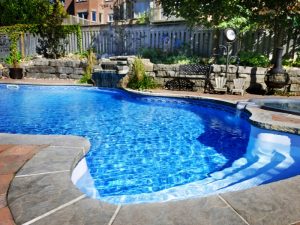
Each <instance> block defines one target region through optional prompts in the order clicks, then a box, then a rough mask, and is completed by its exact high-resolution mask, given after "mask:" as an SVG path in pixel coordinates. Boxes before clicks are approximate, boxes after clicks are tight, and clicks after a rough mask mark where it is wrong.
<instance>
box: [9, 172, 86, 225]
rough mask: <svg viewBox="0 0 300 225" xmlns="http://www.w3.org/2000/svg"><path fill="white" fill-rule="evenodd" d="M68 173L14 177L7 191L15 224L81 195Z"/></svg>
mask: <svg viewBox="0 0 300 225" xmlns="http://www.w3.org/2000/svg"><path fill="white" fill-rule="evenodd" d="M82 195H83V194H82V193H81V192H80V191H79V190H78V189H77V188H76V187H75V186H74V185H73V183H72V182H71V180H70V174H69V173H59V174H49V175H40V176H29V177H22V178H15V179H14V180H13V181H12V183H11V186H10V189H9V193H8V205H9V207H10V209H11V212H12V214H13V216H14V219H15V222H16V223H17V224H22V223H25V222H27V221H30V220H32V219H34V218H36V217H38V216H40V215H42V214H44V213H46V212H49V211H50V210H53V209H55V208H57V207H59V206H61V205H63V204H65V203H68V202H70V201H71V200H74V199H75V198H77V197H79V196H82Z"/></svg>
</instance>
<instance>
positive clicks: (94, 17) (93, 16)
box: [92, 11, 97, 22]
mask: <svg viewBox="0 0 300 225" xmlns="http://www.w3.org/2000/svg"><path fill="white" fill-rule="evenodd" d="M92 21H94V22H96V21H97V13H96V12H95V11H93V12H92Z"/></svg>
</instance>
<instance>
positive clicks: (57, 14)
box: [37, 0, 69, 58]
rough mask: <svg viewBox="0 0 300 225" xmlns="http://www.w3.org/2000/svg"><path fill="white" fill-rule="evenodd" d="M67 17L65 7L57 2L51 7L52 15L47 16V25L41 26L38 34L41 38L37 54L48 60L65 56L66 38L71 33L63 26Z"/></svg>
mask: <svg viewBox="0 0 300 225" xmlns="http://www.w3.org/2000/svg"><path fill="white" fill-rule="evenodd" d="M66 17H67V13H66V11H65V9H64V7H63V5H62V4H61V3H60V1H58V0H56V1H55V2H54V3H53V5H52V6H51V9H50V13H49V14H48V15H47V16H46V21H45V23H42V24H40V25H39V27H38V31H37V34H39V36H40V38H39V40H38V42H39V46H38V47H37V53H39V54H42V55H44V56H45V57H46V58H59V57H61V56H63V55H64V53H65V46H66V44H67V40H66V37H67V35H68V33H69V32H67V31H66V29H65V27H64V26H62V22H63V20H64V18H66Z"/></svg>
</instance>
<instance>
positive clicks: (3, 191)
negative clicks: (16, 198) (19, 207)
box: [0, 174, 14, 194]
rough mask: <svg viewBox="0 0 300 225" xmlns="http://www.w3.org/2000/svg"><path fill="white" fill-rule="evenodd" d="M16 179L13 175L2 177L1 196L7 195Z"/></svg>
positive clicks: (0, 180)
mask: <svg viewBox="0 0 300 225" xmlns="http://www.w3.org/2000/svg"><path fill="white" fill-rule="evenodd" d="M13 178H14V175H13V174H8V175H0V194H6V192H7V190H8V188H9V184H10V182H11V181H12V179H13Z"/></svg>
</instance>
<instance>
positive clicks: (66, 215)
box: [0, 134, 300, 225]
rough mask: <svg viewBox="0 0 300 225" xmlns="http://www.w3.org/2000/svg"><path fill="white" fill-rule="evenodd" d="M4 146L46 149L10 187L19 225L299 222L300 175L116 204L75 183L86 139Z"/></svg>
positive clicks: (3, 138)
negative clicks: (248, 186) (168, 198)
mask: <svg viewBox="0 0 300 225" xmlns="http://www.w3.org/2000/svg"><path fill="white" fill-rule="evenodd" d="M0 144H17V145H21V146H22V145H39V146H41V145H43V146H46V147H44V148H42V149H41V150H40V151H39V152H38V153H37V154H36V155H35V156H34V157H33V158H32V159H31V160H30V161H29V162H28V163H26V164H25V165H24V166H23V167H22V168H21V169H20V170H19V172H18V173H17V175H16V177H15V178H14V179H13V181H12V183H11V185H10V188H9V193H8V205H9V208H10V210H11V212H12V215H13V218H14V220H15V223H16V224H26V225H29V224H41V225H42V224H53V225H54V224H55V225H61V224H70V225H77V224H78V225H79V224H87V225H102V224H103V225H112V224H113V225H122V224H126V225H127V224H132V225H140V224H143V225H150V224H157V225H164V224H180V225H185V224H190V225H196V224H197V225H202V224H203V225H207V224H228V225H235V224H236V225H241V224H248V225H249V224H263V225H268V224H270V225H274V224H282V225H283V224H287V225H291V224H299V222H300V201H299V200H300V185H299V183H300V176H296V177H293V178H290V179H286V180H282V181H279V182H275V183H271V184H267V185H262V186H258V187H254V188H251V189H248V190H243V191H237V192H228V193H224V194H218V195H213V196H209V197H204V198H192V199H186V200H181V201H173V202H172V201H171V202H163V203H150V204H135V205H112V204H108V203H105V202H102V201H99V200H94V199H90V198H88V197H86V196H85V194H83V193H81V192H80V191H79V190H78V189H77V188H76V187H75V186H74V185H73V183H72V182H71V179H70V176H71V171H72V168H73V167H74V165H75V164H76V162H77V161H78V160H79V159H80V158H81V157H82V156H83V155H84V154H85V153H86V151H88V149H89V142H88V141H87V140H86V139H84V138H82V137H75V136H41V135H14V134H0ZM0 224H1V222H0Z"/></svg>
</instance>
